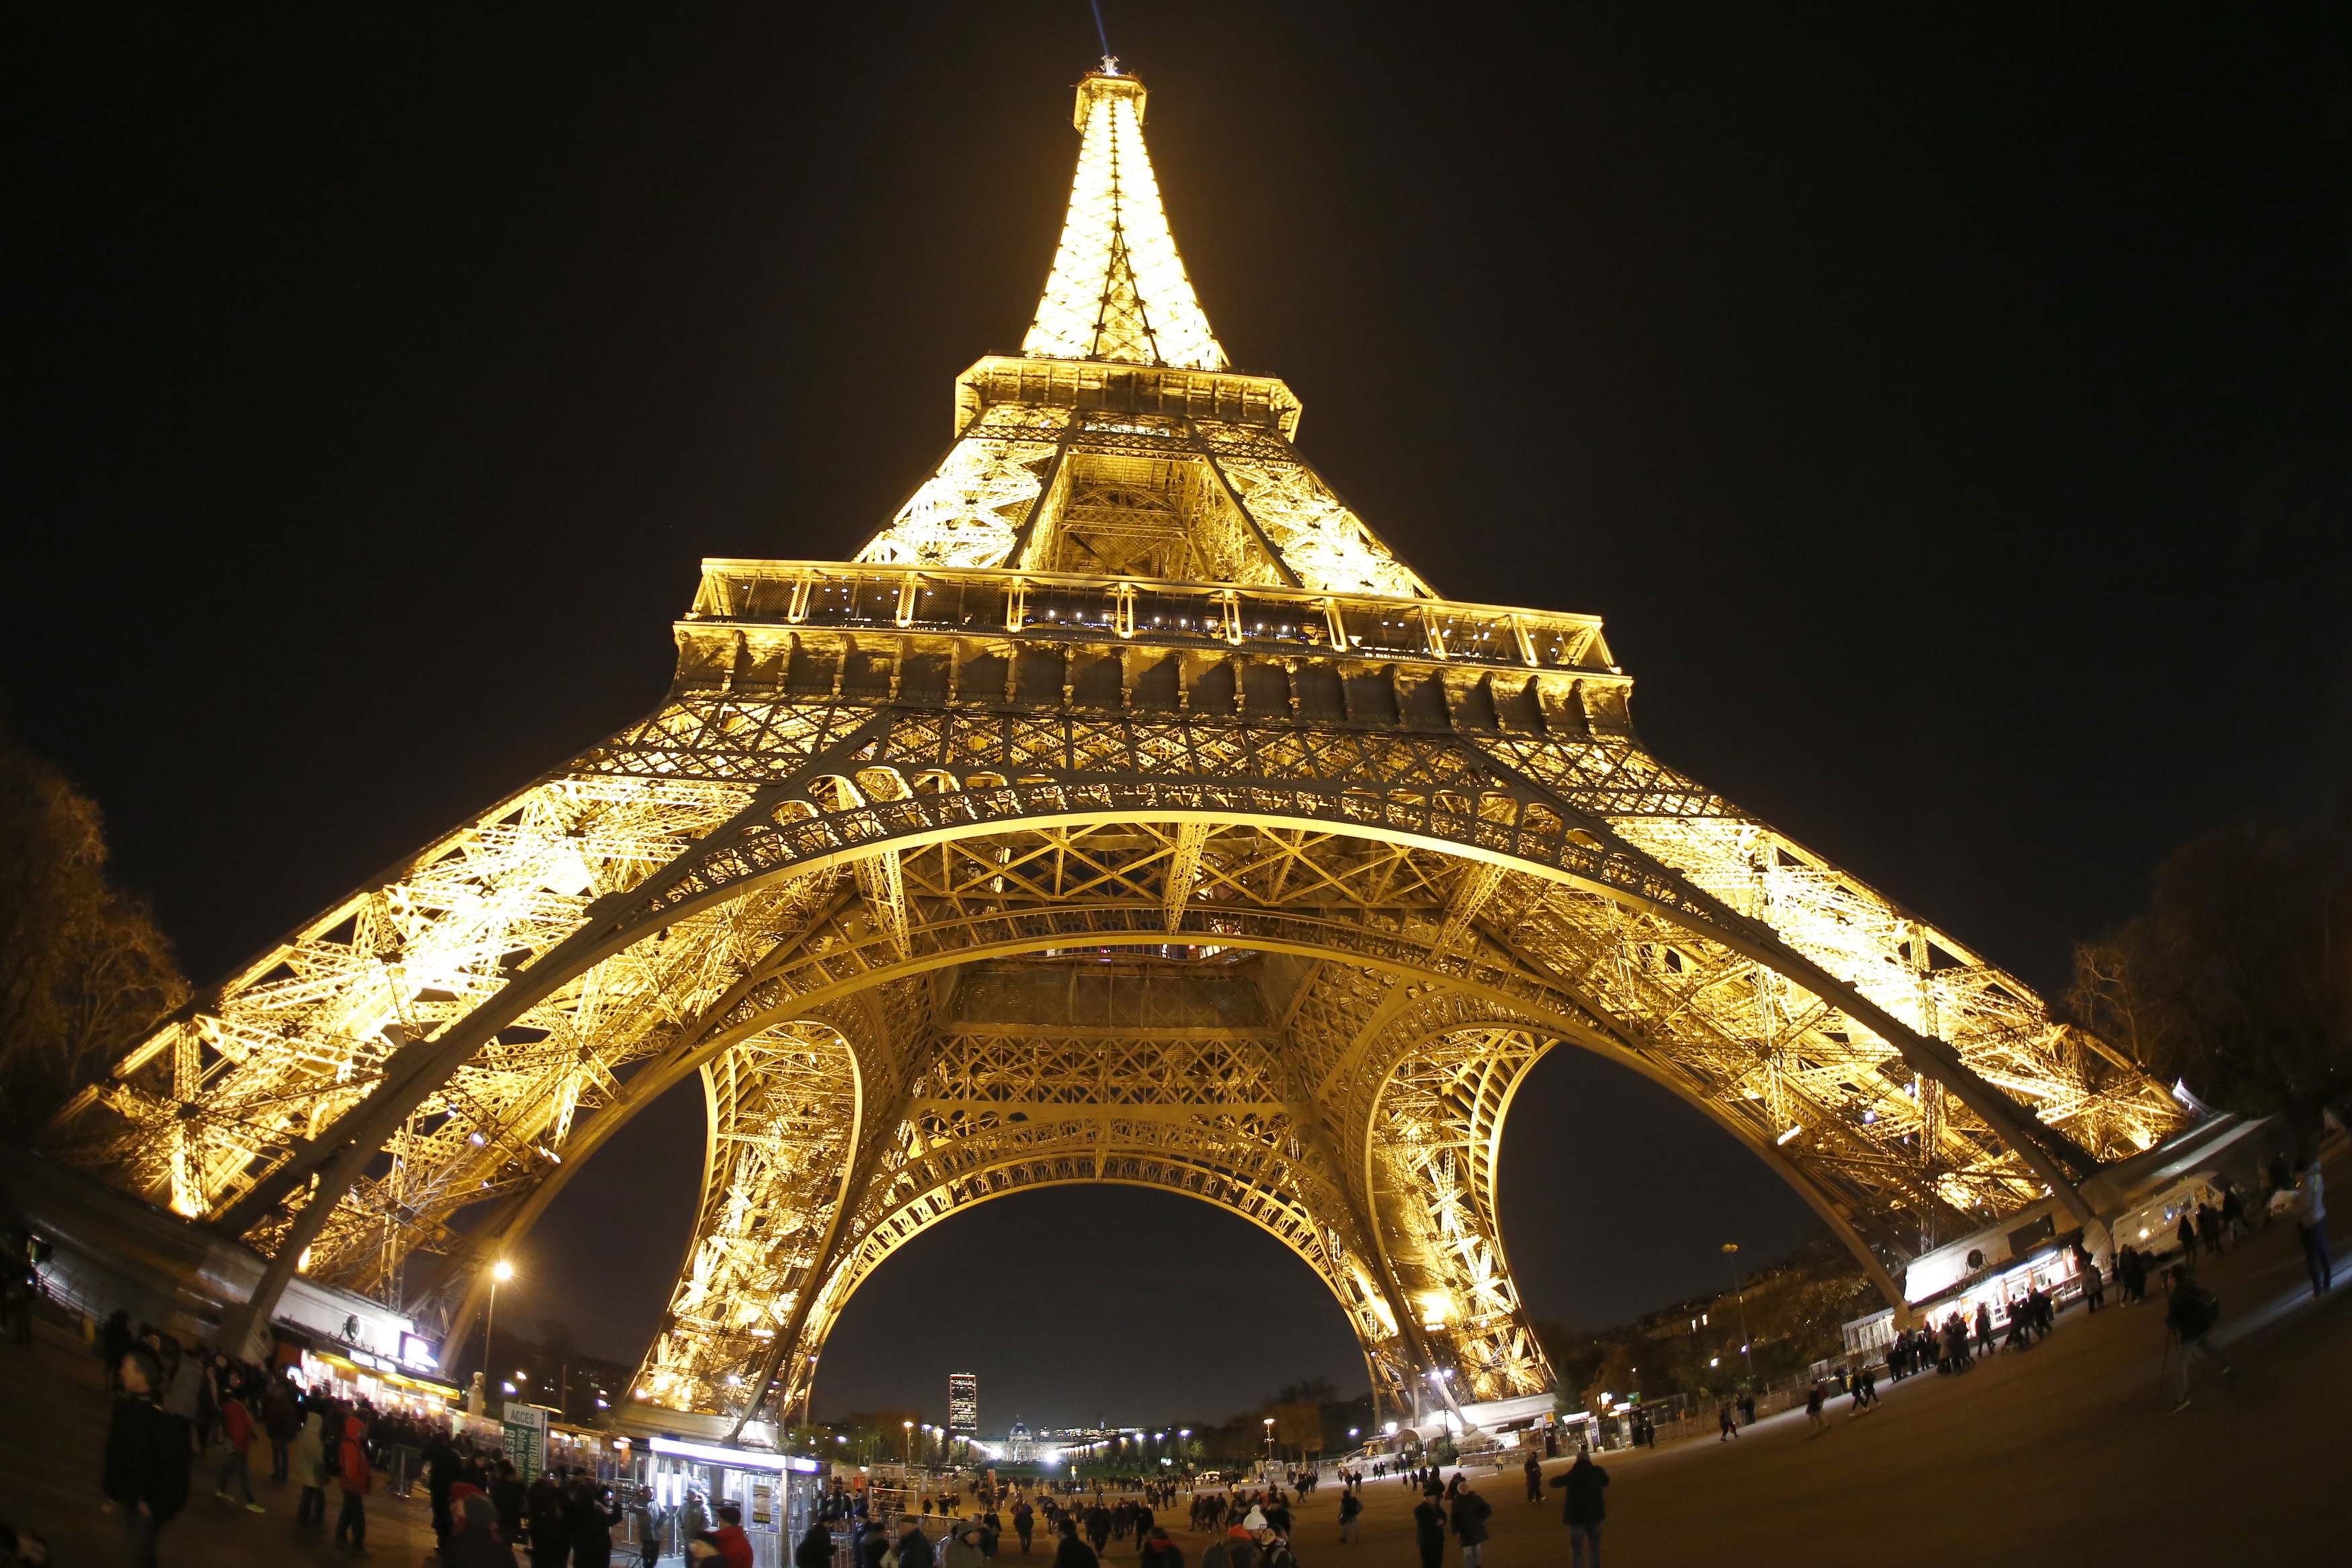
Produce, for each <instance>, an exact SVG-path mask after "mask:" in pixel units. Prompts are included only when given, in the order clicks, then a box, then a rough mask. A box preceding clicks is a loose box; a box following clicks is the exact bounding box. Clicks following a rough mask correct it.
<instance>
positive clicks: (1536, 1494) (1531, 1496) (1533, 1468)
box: [1519, 1449, 1544, 1502]
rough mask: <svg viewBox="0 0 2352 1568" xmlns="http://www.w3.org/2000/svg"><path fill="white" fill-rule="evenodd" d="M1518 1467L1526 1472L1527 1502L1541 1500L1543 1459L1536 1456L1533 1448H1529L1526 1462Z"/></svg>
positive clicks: (1542, 1492) (1542, 1491)
mask: <svg viewBox="0 0 2352 1568" xmlns="http://www.w3.org/2000/svg"><path fill="white" fill-rule="evenodd" d="M1519 1469H1521V1470H1522V1471H1524V1472H1526V1475H1527V1478H1528V1501H1529V1502H1541V1501H1543V1494H1544V1482H1543V1461H1542V1460H1541V1459H1538V1458H1536V1456H1535V1452H1534V1450H1532V1449H1530V1450H1528V1462H1527V1463H1526V1464H1524V1465H1521V1466H1520V1467H1519Z"/></svg>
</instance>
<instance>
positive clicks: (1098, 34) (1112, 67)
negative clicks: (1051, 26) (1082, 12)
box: [1087, 0, 1118, 77]
mask: <svg viewBox="0 0 2352 1568" xmlns="http://www.w3.org/2000/svg"><path fill="white" fill-rule="evenodd" d="M1087 10H1089V11H1092V12H1093V13H1094V14H1095V41H1096V42H1097V43H1098V44H1100V45H1102V63H1103V74H1104V75H1105V76H1114V77H1115V76H1117V75H1118V56H1117V55H1114V54H1112V53H1111V52H1110V34H1109V33H1108V32H1106V31H1105V30H1104V28H1103V19H1102V0H1087Z"/></svg>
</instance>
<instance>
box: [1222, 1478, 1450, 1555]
mask: <svg viewBox="0 0 2352 1568" xmlns="http://www.w3.org/2000/svg"><path fill="white" fill-rule="evenodd" d="M1412 1542H1413V1544H1414V1545H1415V1546H1417V1547H1419V1548H1420V1549H1421V1568H1439V1565H1440V1564H1442V1563H1444V1561H1445V1509H1444V1505H1443V1504H1441V1503H1440V1502H1439V1501H1438V1500H1437V1499H1436V1497H1435V1496H1433V1494H1431V1493H1428V1492H1423V1494H1422V1498H1421V1500H1420V1501H1419V1502H1417V1503H1415V1504H1414V1505H1413V1510H1412ZM1202 1568H1207V1564H1205V1563H1203V1564H1202Z"/></svg>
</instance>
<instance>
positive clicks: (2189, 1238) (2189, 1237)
mask: <svg viewBox="0 0 2352 1568" xmlns="http://www.w3.org/2000/svg"><path fill="white" fill-rule="evenodd" d="M2176 1234H2177V1236H2178V1238H2179V1242H2180V1256H2181V1257H2182V1258H2183V1259H2184V1260H2188V1261H2189V1262H2194V1261H2196V1259H2197V1216H2196V1213H2195V1211H2194V1210H2192V1209H2191V1208H2190V1207H2189V1206H2188V1205H2187V1204H2183V1205H2181V1207H2180V1229H2179V1231H2178V1232H2177V1233H2176Z"/></svg>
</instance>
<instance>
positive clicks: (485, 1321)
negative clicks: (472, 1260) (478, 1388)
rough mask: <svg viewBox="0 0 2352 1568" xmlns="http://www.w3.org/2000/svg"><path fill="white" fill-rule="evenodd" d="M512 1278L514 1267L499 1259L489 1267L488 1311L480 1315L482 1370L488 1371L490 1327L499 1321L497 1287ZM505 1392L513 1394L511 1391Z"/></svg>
mask: <svg viewBox="0 0 2352 1568" xmlns="http://www.w3.org/2000/svg"><path fill="white" fill-rule="evenodd" d="M513 1278H514V1265H513V1264H511V1263H509V1262H508V1261H507V1260H505V1259H503V1258H501V1259H499V1260H498V1261H497V1262H495V1263H493V1264H491V1265H490V1310H489V1311H488V1312H484V1313H483V1314H482V1370H483V1371H484V1372H485V1373H487V1372H488V1371H489V1369H490V1325H492V1324H493V1323H495V1322H498V1321H499V1286H500V1285H503V1284H505V1283H506V1282H507V1281H509V1280H511V1279H513ZM507 1392H509V1394H511V1393H513V1392H514V1391H513V1390H512V1389H509V1390H508V1391H507Z"/></svg>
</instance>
